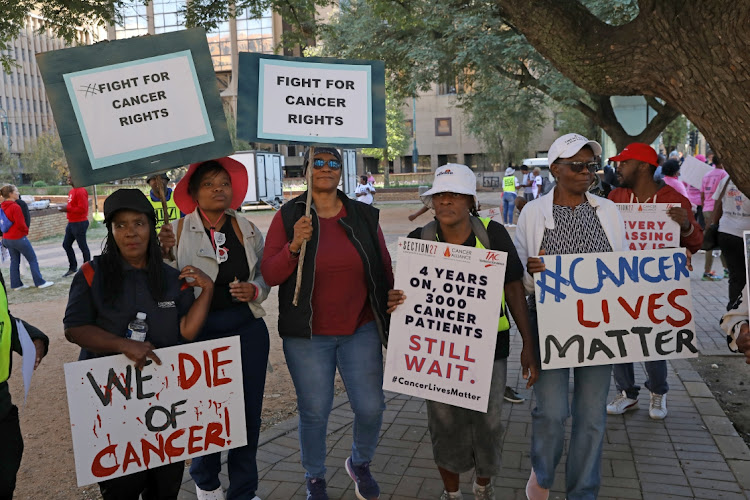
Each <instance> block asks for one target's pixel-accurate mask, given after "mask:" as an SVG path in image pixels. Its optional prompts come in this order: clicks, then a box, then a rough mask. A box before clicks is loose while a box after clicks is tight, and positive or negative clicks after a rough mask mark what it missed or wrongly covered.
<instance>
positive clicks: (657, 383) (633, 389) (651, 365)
mask: <svg viewBox="0 0 750 500" xmlns="http://www.w3.org/2000/svg"><path fill="white" fill-rule="evenodd" d="M646 373H647V374H648V379H647V380H646V383H645V384H644V385H645V386H646V389H648V390H649V391H651V392H653V393H654V394H666V393H667V392H668V391H669V384H668V383H667V362H666V361H664V360H663V359H661V360H658V361H646ZM614 374H615V385H616V386H617V390H618V391H620V392H622V391H625V394H627V396H628V397H629V398H630V399H638V391H640V390H641V387H640V386H638V385H635V374H634V373H633V363H623V364H620V365H615V367H614Z"/></svg>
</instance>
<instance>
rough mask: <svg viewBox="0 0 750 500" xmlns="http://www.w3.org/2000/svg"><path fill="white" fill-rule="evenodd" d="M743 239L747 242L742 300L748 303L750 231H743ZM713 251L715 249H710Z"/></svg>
mask: <svg viewBox="0 0 750 500" xmlns="http://www.w3.org/2000/svg"><path fill="white" fill-rule="evenodd" d="M742 241H744V242H745V278H746V281H745V288H744V289H743V290H742V300H744V301H745V304H746V305H747V304H748V302H750V279H747V276H750V231H743V232H742ZM708 251H713V250H708ZM747 310H748V313H749V314H750V307H747ZM748 321H750V317H748Z"/></svg>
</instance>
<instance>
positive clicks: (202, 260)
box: [165, 209, 271, 318]
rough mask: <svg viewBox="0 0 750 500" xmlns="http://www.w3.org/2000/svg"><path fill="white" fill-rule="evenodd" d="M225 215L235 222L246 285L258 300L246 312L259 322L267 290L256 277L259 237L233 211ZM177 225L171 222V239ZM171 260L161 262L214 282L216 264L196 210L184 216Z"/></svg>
mask: <svg viewBox="0 0 750 500" xmlns="http://www.w3.org/2000/svg"><path fill="white" fill-rule="evenodd" d="M225 213H226V214H227V215H231V216H232V217H235V218H236V219H237V223H238V224H239V226H240V230H241V231H242V239H243V242H242V243H243V245H244V246H245V255H246V256H247V265H248V267H249V268H250V279H249V280H248V282H249V283H252V284H253V285H255V286H256V287H257V288H258V296H257V297H256V298H255V300H253V301H252V302H249V303H248V305H249V306H250V310H251V311H252V312H253V316H255V317H256V318H260V317H263V316H265V315H266V311H265V310H264V309H263V306H261V303H262V302H263V301H264V300H266V298H267V297H268V292H269V291H270V290H271V287H269V286H268V285H266V282H265V280H264V279H263V276H262V275H261V274H260V262H261V260H262V259H263V247H264V245H265V243H264V241H263V235H262V234H261V233H260V230H259V229H258V228H257V226H256V225H255V224H253V223H252V222H250V221H249V220H247V219H246V218H244V217H242V216H241V215H239V216H238V214H237V212H236V211H235V210H231V209H227V210H226V211H225ZM178 223H179V221H178V220H175V221H173V222H172V223H171V224H172V229H173V230H174V233H175V236H176V235H177V225H178ZM175 256H176V258H177V261H169V260H165V262H167V263H168V264H169V265H171V266H172V267H176V268H178V269H182V268H183V267H185V266H187V265H193V266H195V267H197V268H198V269H200V270H202V271H203V272H204V273H206V274H207V275H208V276H209V277H210V278H211V279H212V280H216V276H217V275H218V274H219V264H218V263H217V262H216V252H215V251H214V249H213V246H212V245H211V240H210V239H209V237H208V235H206V231H205V230H204V228H203V222H201V219H200V214H199V213H198V211H197V210H195V211H193V212H192V213H190V214H188V215H186V216H185V222H184V223H183V225H182V234H180V239H179V241H178V242H177V246H176V247H175ZM200 293H201V289H200V288H196V289H195V296H196V297H198V296H199V295H200Z"/></svg>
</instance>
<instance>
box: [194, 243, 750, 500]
mask: <svg viewBox="0 0 750 500" xmlns="http://www.w3.org/2000/svg"><path fill="white" fill-rule="evenodd" d="M694 265H695V269H696V271H694V272H693V275H694V277H693V280H692V286H693V294H694V296H695V297H696V300H695V313H696V316H698V318H697V327H698V330H699V344H700V348H701V351H702V353H704V354H727V353H728V351H727V349H726V342H725V340H724V336H723V334H722V332H721V331H720V330H719V328H718V318H719V317H720V316H721V314H722V311H723V309H724V303H725V301H726V293H727V292H726V281H721V282H718V283H711V282H704V281H700V279H699V277H700V274H699V273H698V270H700V269H702V267H703V259H702V255H697V256H696V258H695V262H694ZM511 339H512V344H511V352H512V355H511V358H510V359H509V363H508V385H511V386H513V387H515V388H516V389H517V390H518V392H520V393H521V394H522V395H523V396H525V397H526V398H527V400H526V401H525V402H524V403H520V404H515V405H513V404H506V405H505V407H504V409H503V422H504V424H505V427H506V432H505V437H504V446H503V470H502V473H501V474H500V475H499V476H498V477H497V478H495V480H494V482H495V487H496V495H497V498H498V500H505V499H508V500H510V499H525V498H526V497H525V494H524V487H525V485H526V480H527V479H528V475H529V471H530V467H531V466H530V461H529V439H530V434H531V415H530V412H531V408H532V407H533V404H534V403H533V395H532V392H531V391H530V390H526V389H524V388H523V383H522V381H523V380H522V379H521V378H520V362H519V361H518V353H520V349H521V344H520V337H519V336H518V335H514V336H512V337H511ZM669 365H670V366H669V376H668V381H669V385H670V391H669V399H668V403H669V416H668V417H667V419H666V420H664V421H653V420H651V419H649V417H648V410H647V408H648V398H649V396H648V391H646V390H645V389H644V390H642V391H641V394H640V405H641V409H639V410H637V411H634V412H630V413H628V414H626V415H622V416H615V417H610V418H608V421H607V434H606V439H605V442H604V453H603V463H602V466H603V481H602V488H601V491H600V496H599V498H600V499H601V500H605V499H654V500H656V499H658V500H669V499H686V498H701V499H703V498H705V499H712V500H717V499H722V500H733V499H747V498H750V451H748V447H747V446H746V445H745V443H744V441H743V440H742V439H741V438H740V437H739V436H738V434H737V432H736V431H735V429H734V427H733V426H732V423H731V422H730V421H729V419H728V418H727V417H726V415H725V414H724V412H723V411H722V409H721V408H720V407H719V405H718V403H717V402H716V400H715V398H714V396H713V394H712V393H711V391H710V390H709V388H708V387H707V386H706V384H704V383H703V380H702V379H701V377H700V375H699V374H698V373H697V372H696V371H695V370H693V369H692V367H691V365H690V363H689V362H688V361H685V360H678V361H673V362H671V363H669ZM636 380H637V381H640V382H642V381H643V380H645V372H644V370H643V365H642V364H637V365H636ZM614 394H615V389H614V384H613V385H612V386H611V389H610V396H614ZM386 400H387V409H386V412H385V416H384V422H383V429H382V434H381V439H380V444H379V446H378V450H377V454H376V457H375V459H374V461H373V463H372V471H373V473H374V476H375V477H376V479H377V480H378V482H379V483H380V486H381V490H382V495H381V497H380V498H381V499H383V500H388V499H390V500H417V499H419V500H422V499H424V500H427V499H437V498H438V497H439V495H440V492H441V491H442V483H441V481H440V476H439V474H438V471H437V468H436V467H435V464H434V462H433V460H432V450H431V446H430V441H429V434H428V432H427V414H426V409H425V403H424V401H423V400H421V399H419V398H413V397H409V396H403V395H399V394H394V393H386ZM351 427H352V412H351V410H350V407H349V404H348V401H347V398H346V396H345V395H344V396H341V397H338V398H336V400H335V402H334V410H333V412H332V414H331V419H330V422H329V426H328V432H329V435H328V450H329V452H328V459H327V462H326V465H327V467H328V474H327V477H326V480H327V482H328V485H329V488H328V493H329V496H330V497H331V499H355V498H356V497H355V494H354V490H353V487H352V481H351V480H350V479H349V477H348V476H347V474H346V471H345V470H344V461H345V459H346V457H347V456H349V453H350V449H351V442H352V429H351ZM568 432H570V426H569V425H568ZM297 439H298V436H297V420H296V418H295V419H290V420H287V421H285V422H282V423H280V424H278V425H276V426H275V427H273V428H272V429H269V430H268V431H266V432H264V433H263V434H262V435H261V440H260V443H261V446H260V448H259V451H258V465H259V468H260V476H261V480H260V489H259V491H258V495H259V496H260V497H261V498H262V499H264V500H290V499H295V500H296V499H304V498H305V487H304V470H303V469H302V466H301V465H300V453H299V443H298V440H297ZM564 462H565V457H563V463H562V464H561V465H560V467H559V468H558V475H557V477H556V479H555V484H554V487H553V489H552V494H551V495H550V498H551V499H553V500H554V499H559V500H562V499H564V498H565V494H564V490H563V488H564V478H563V474H564ZM224 467H225V468H224V471H226V465H225V466H224ZM461 479H462V487H461V489H462V491H463V492H464V495H465V498H467V500H468V499H470V498H473V497H472V496H471V494H470V492H471V483H472V481H473V477H472V475H471V474H470V473H467V474H464V475H462V477H461ZM222 481H223V483H224V486H225V487H226V485H227V483H228V478H227V476H226V475H225V474H222ZM180 498H181V499H194V498H195V487H194V484H193V482H192V481H191V480H190V478H189V476H187V474H186V477H185V483H184V484H183V491H182V494H181V496H180Z"/></svg>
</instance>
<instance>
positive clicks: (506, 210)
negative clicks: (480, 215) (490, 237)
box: [503, 193, 516, 224]
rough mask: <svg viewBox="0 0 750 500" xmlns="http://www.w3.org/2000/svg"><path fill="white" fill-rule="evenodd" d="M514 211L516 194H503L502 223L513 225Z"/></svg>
mask: <svg viewBox="0 0 750 500" xmlns="http://www.w3.org/2000/svg"><path fill="white" fill-rule="evenodd" d="M515 210H516V193H503V222H505V223H506V224H513V214H514V212H515Z"/></svg>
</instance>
